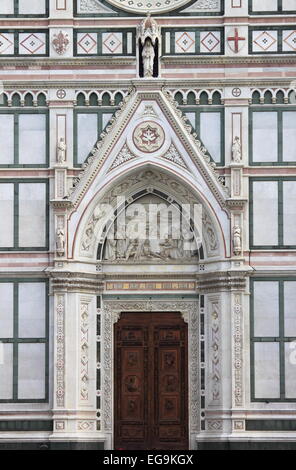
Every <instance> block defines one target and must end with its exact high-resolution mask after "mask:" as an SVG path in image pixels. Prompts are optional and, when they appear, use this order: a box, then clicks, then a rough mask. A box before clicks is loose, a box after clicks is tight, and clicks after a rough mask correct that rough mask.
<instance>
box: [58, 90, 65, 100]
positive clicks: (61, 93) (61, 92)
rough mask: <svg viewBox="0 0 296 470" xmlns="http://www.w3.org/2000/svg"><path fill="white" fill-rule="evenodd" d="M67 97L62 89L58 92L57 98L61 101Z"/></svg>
mask: <svg viewBox="0 0 296 470" xmlns="http://www.w3.org/2000/svg"><path fill="white" fill-rule="evenodd" d="M65 96H66V92H65V90H62V89H60V90H58V91H57V97H58V98H59V99H60V100H62V99H63V98H65Z"/></svg>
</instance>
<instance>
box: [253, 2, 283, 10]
mask: <svg viewBox="0 0 296 470" xmlns="http://www.w3.org/2000/svg"><path fill="white" fill-rule="evenodd" d="M277 9H278V0H253V2H252V10H253V11H277Z"/></svg>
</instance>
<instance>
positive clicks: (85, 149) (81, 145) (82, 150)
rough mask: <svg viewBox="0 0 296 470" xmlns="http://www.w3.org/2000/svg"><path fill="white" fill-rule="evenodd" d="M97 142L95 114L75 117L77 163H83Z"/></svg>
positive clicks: (96, 119)
mask: <svg viewBox="0 0 296 470" xmlns="http://www.w3.org/2000/svg"><path fill="white" fill-rule="evenodd" d="M97 140H98V116H97V114H90V113H89V114H78V116H77V143H78V145H77V161H78V163H83V162H84V160H85V159H86V157H87V156H88V154H89V152H90V151H91V149H92V148H93V147H94V145H95V143H96V141H97Z"/></svg>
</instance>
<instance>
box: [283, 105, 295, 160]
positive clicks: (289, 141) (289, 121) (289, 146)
mask: <svg viewBox="0 0 296 470" xmlns="http://www.w3.org/2000/svg"><path fill="white" fill-rule="evenodd" d="M283 160H284V162H296V112H292V111H290V112H284V113H283Z"/></svg>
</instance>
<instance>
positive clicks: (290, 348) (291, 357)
mask: <svg viewBox="0 0 296 470" xmlns="http://www.w3.org/2000/svg"><path fill="white" fill-rule="evenodd" d="M295 346H296V344H295V342H294V343H285V391H286V398H296V360H295V359H296V349H295Z"/></svg>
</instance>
